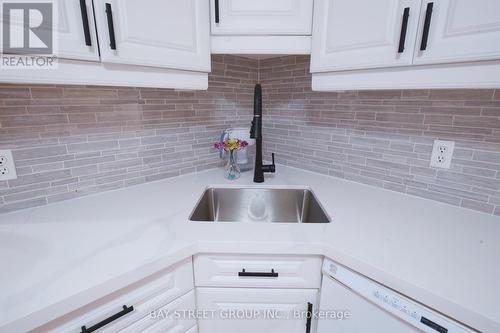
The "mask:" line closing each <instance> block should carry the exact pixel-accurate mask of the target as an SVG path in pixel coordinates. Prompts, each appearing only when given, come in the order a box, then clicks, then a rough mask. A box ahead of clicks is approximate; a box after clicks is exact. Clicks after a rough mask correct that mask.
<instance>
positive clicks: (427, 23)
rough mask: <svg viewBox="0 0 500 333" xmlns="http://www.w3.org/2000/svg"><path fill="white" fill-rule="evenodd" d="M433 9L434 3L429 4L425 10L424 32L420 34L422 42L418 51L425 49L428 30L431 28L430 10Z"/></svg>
mask: <svg viewBox="0 0 500 333" xmlns="http://www.w3.org/2000/svg"><path fill="white" fill-rule="evenodd" d="M433 7H434V2H429V3H428V4H427V9H426V10H425V21H424V31H423V32H422V41H421V42H420V51H425V49H426V48H427V41H428V40H429V30H430V28H431V19H432V8H433Z"/></svg>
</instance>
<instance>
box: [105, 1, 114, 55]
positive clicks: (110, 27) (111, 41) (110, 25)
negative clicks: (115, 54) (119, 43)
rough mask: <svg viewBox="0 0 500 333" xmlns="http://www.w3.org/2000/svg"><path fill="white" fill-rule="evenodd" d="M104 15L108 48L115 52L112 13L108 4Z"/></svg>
mask: <svg viewBox="0 0 500 333" xmlns="http://www.w3.org/2000/svg"><path fill="white" fill-rule="evenodd" d="M106 15H107V17H108V30H109V46H110V47H111V49H112V50H116V40H115V26H114V24H113V11H112V10H111V4H110V3H107V4H106Z"/></svg>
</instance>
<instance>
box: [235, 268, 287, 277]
mask: <svg viewBox="0 0 500 333" xmlns="http://www.w3.org/2000/svg"><path fill="white" fill-rule="evenodd" d="M278 275H279V274H278V273H276V272H275V271H274V269H271V272H270V273H266V272H247V271H245V269H244V268H243V270H242V271H241V272H238V276H254V277H278Z"/></svg>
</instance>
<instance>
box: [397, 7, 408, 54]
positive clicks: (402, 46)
mask: <svg viewBox="0 0 500 333" xmlns="http://www.w3.org/2000/svg"><path fill="white" fill-rule="evenodd" d="M409 17H410V7H406V8H405V10H404V12H403V23H402V24H401V35H400V36H399V48H398V53H403V51H404V50H405V41H406V31H407V30H408V18H409Z"/></svg>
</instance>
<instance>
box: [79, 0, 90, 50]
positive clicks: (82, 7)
mask: <svg viewBox="0 0 500 333" xmlns="http://www.w3.org/2000/svg"><path fill="white" fill-rule="evenodd" d="M80 10H81V12H82V22H83V34H84V35H85V45H87V46H92V41H91V40H90V26H89V15H88V13H87V4H86V3H85V0H80Z"/></svg>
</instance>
